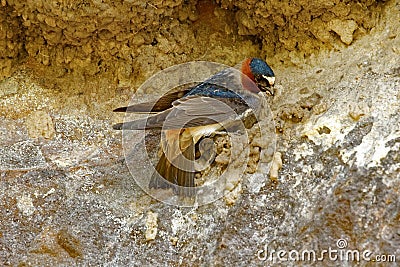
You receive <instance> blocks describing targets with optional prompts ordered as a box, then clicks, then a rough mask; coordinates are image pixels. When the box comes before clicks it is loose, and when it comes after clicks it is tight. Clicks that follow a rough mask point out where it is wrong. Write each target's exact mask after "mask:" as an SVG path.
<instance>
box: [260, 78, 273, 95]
mask: <svg viewBox="0 0 400 267" xmlns="http://www.w3.org/2000/svg"><path fill="white" fill-rule="evenodd" d="M263 78H264V79H265V80H267V82H268V86H266V87H265V91H266V92H267V93H268V94H270V95H271V96H273V95H274V93H275V92H274V91H275V90H274V85H275V77H268V76H263Z"/></svg>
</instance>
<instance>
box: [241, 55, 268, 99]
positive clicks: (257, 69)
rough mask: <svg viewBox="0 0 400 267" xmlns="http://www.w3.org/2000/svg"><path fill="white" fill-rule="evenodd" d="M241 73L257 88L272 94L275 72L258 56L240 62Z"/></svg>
mask: <svg viewBox="0 0 400 267" xmlns="http://www.w3.org/2000/svg"><path fill="white" fill-rule="evenodd" d="M242 73H244V74H245V75H247V76H248V77H249V78H250V79H251V80H252V81H253V82H254V83H255V84H256V85H257V87H258V89H259V90H261V91H263V92H266V93H269V94H270V95H274V88H273V87H274V84H275V74H274V72H273V71H272V69H271V67H270V66H268V64H267V62H265V61H264V60H262V59H260V58H248V59H246V60H244V61H243V63H242ZM245 87H246V86H245ZM250 90H251V91H254V90H252V89H250Z"/></svg>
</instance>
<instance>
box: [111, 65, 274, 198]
mask: <svg viewBox="0 0 400 267" xmlns="http://www.w3.org/2000/svg"><path fill="white" fill-rule="evenodd" d="M274 84H275V74H274V72H273V70H272V68H271V67H270V66H269V65H268V64H267V62H265V61H264V60H263V59H261V58H256V57H252V58H246V59H244V60H243V61H242V62H241V63H239V64H238V65H236V66H235V67H230V68H226V69H224V70H222V71H220V72H218V73H216V74H214V75H213V76H211V77H210V78H208V79H206V80H205V81H203V82H201V83H198V84H196V85H194V86H191V87H189V88H182V89H180V90H178V91H173V92H170V93H167V94H165V95H163V96H162V97H160V98H159V99H158V100H156V101H152V102H145V103H139V104H135V105H131V106H126V107H120V108H117V109H115V110H114V112H132V113H143V112H149V114H150V115H149V116H148V117H147V118H144V119H137V120H134V121H128V122H123V123H117V124H115V125H113V128H114V129H115V130H149V129H158V130H161V136H162V137H161V141H160V147H161V153H160V154H161V156H160V159H159V160H158V163H157V165H156V167H155V172H154V174H153V176H152V177H151V179H150V181H149V188H154V189H168V188H173V191H174V193H176V194H178V195H183V196H189V197H191V196H193V195H194V194H195V192H196V190H195V181H194V178H195V173H196V166H195V152H196V144H198V142H199V140H200V139H202V138H203V137H205V136H211V135H212V134H213V133H216V132H218V131H220V130H221V129H223V128H227V127H229V125H230V123H232V122H235V121H238V120H241V119H243V117H244V116H247V115H248V114H249V112H254V111H256V110H257V109H259V108H260V101H259V95H258V94H266V95H269V96H273V95H274Z"/></svg>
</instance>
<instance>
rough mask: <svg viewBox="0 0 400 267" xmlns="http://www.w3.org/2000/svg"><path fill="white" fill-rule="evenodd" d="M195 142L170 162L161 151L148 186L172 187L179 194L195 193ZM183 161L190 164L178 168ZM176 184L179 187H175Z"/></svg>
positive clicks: (188, 194) (157, 187)
mask: <svg viewBox="0 0 400 267" xmlns="http://www.w3.org/2000/svg"><path fill="white" fill-rule="evenodd" d="M194 149H195V144H194V143H193V142H192V143H191V144H190V146H189V147H188V148H187V149H186V150H185V151H183V152H182V155H183V157H182V155H181V156H180V157H177V158H176V159H174V161H175V162H174V164H172V163H171V162H170V161H169V159H168V158H167V157H166V156H165V154H164V153H162V155H161V157H160V160H159V161H158V164H157V166H156V172H155V173H154V174H153V176H152V177H151V179H150V183H149V188H154V189H168V188H173V190H174V193H176V194H178V195H180V196H187V197H192V196H194V194H195V189H196V188H195V184H194V176H195V168H194V160H195V150H194ZM183 161H185V162H190V164H191V165H190V166H185V168H184V169H181V168H178V167H177V166H182V164H183ZM173 184H174V185H178V186H180V187H175V186H173Z"/></svg>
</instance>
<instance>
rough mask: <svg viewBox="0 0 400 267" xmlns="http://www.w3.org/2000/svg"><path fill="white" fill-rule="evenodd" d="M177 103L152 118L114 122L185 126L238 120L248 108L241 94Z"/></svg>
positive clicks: (144, 126)
mask: <svg viewBox="0 0 400 267" xmlns="http://www.w3.org/2000/svg"><path fill="white" fill-rule="evenodd" d="M172 105H173V107H172V108H170V109H168V110H165V111H163V112H160V113H158V114H156V115H153V116H150V117H148V118H144V119H139V120H135V121H130V122H125V123H120V124H116V125H114V129H118V130H121V129H129V130H145V129H161V128H162V129H165V130H167V129H183V128H189V127H196V126H205V125H210V124H215V123H223V122H225V121H227V120H234V119H236V117H237V116H238V114H240V113H242V112H244V110H246V109H248V106H247V105H246V103H245V102H244V101H243V100H241V99H240V98H236V99H230V98H211V97H204V96H196V95H195V96H188V97H183V98H180V99H178V100H176V101H175V102H173V104H172Z"/></svg>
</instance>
